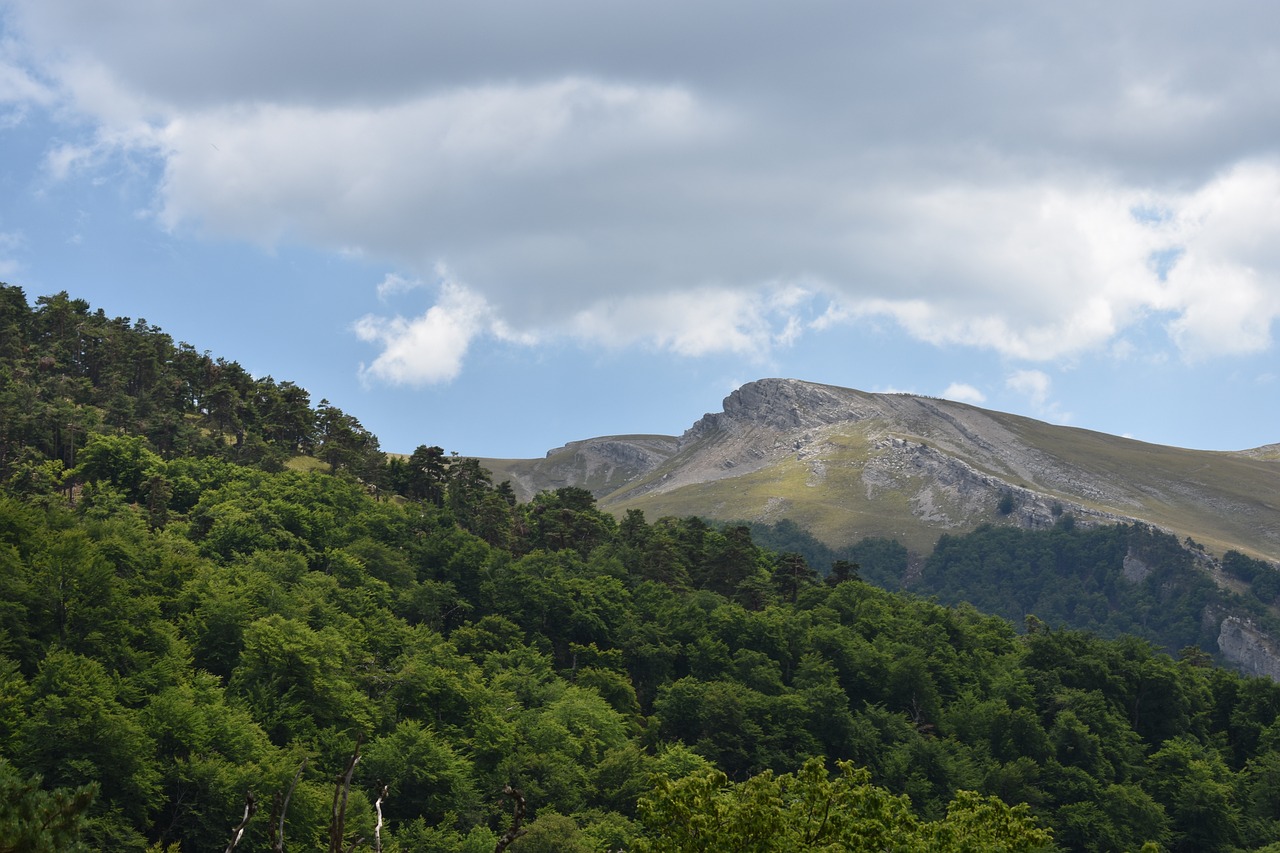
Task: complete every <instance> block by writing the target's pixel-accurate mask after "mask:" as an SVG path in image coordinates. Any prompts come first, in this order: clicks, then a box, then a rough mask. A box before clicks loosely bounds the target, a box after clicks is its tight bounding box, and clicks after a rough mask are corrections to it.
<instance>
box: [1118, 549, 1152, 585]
mask: <svg viewBox="0 0 1280 853" xmlns="http://www.w3.org/2000/svg"><path fill="white" fill-rule="evenodd" d="M1152 571H1153V570H1152V568H1151V567H1150V566H1148V565H1147V564H1146V563H1145V562H1143V561H1142V558H1141V557H1137V556H1135V555H1134V554H1133V553H1132V552H1131V553H1128V554H1125V555H1124V565H1123V566H1121V568H1120V576H1121V577H1123V578H1124V579H1125V580H1127V581H1128V582H1129V583H1142V582H1143V581H1144V580H1146V579H1147V576H1148V575H1150V574H1151V572H1152Z"/></svg>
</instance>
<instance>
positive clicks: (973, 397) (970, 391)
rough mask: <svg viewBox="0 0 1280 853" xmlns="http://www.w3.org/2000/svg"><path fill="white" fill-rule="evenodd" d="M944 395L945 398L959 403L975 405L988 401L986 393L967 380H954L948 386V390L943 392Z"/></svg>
mask: <svg viewBox="0 0 1280 853" xmlns="http://www.w3.org/2000/svg"><path fill="white" fill-rule="evenodd" d="M942 396H943V398H944V399H947V400H955V401H956V402H957V403H973V404H974V405H980V404H982V403H985V402H986V401H987V395H986V394H983V393H982V392H981V391H979V390H978V389H977V388H975V387H974V386H972V385H970V384H968V383H967V382H952V383H951V384H950V385H948V386H947V390H945V391H943V392H942Z"/></svg>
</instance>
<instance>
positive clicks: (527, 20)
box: [0, 0, 1280, 414]
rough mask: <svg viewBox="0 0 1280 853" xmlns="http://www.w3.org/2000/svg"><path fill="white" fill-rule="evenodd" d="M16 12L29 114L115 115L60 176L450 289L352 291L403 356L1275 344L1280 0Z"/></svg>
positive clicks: (192, 220)
mask: <svg viewBox="0 0 1280 853" xmlns="http://www.w3.org/2000/svg"><path fill="white" fill-rule="evenodd" d="M6 8H7V15H6V19H5V27H6V30H5V37H4V41H3V47H2V49H0V99H3V100H4V101H5V105H4V114H5V115H7V116H10V117H11V118H10V119H6V120H11V121H16V120H21V119H20V117H21V115H22V114H23V110H24V109H26V108H28V107H31V106H34V105H40V106H42V107H46V108H48V107H51V105H52V106H53V107H56V109H57V110H59V111H60V112H61V113H62V115H64V117H67V120H71V119H72V118H74V119H75V120H76V121H78V122H80V124H79V127H80V128H81V133H80V134H78V135H76V136H74V137H72V138H67V139H64V140H62V141H61V142H59V143H58V144H56V145H53V146H51V147H50V150H49V151H48V153H47V161H46V162H47V168H48V170H49V174H50V176H51V178H53V179H57V178H59V177H65V176H67V175H69V174H71V173H73V172H75V171H76V170H85V169H93V168H95V167H96V165H97V164H100V163H101V162H103V161H104V160H105V159H109V158H111V157H115V156H119V155H121V154H125V155H127V156H131V157H143V158H155V159H156V160H157V161H158V162H159V163H160V166H161V168H162V173H163V180H162V182H161V183H160V184H159V185H158V186H157V187H156V190H155V201H154V209H153V210H152V211H151V212H150V215H153V216H154V217H156V219H157V221H158V222H159V223H161V224H162V225H163V226H164V227H166V228H168V229H172V230H175V231H193V232H196V233H203V234H207V235H210V236H215V237H224V238H234V239H243V240H249V241H254V242H257V243H260V244H262V245H264V246H273V245H278V244H302V245H307V246H312V247H317V248H322V249H332V250H334V251H342V252H349V253H358V254H361V255H363V256H367V257H371V258H376V259H379V260H381V261H383V262H384V263H385V264H386V265H387V266H388V267H390V268H393V269H394V270H395V272H394V273H393V274H392V275H393V276H395V277H394V278H389V279H388V280H386V281H384V283H383V288H380V289H379V290H380V292H381V293H382V294H383V295H388V294H390V295H394V294H395V293H401V292H404V291H405V290H406V286H405V284H406V283H409V282H413V283H417V282H425V283H426V286H427V287H428V289H429V290H430V292H431V293H432V294H434V298H435V304H434V305H432V306H431V307H430V308H429V309H428V310H427V311H426V312H425V313H422V314H420V315H418V316H407V317H406V316H396V314H395V311H394V310H393V309H391V308H390V307H388V310H387V313H386V315H385V316H379V315H370V316H366V317H363V318H356V317H352V318H351V319H352V323H353V326H352V328H353V330H354V332H355V334H357V335H358V336H359V337H360V338H361V339H362V340H364V341H366V342H368V343H369V344H370V345H371V346H372V347H374V348H376V351H374V352H373V354H372V355H371V358H370V360H369V363H368V364H367V365H366V366H365V367H364V369H363V376H364V377H365V379H366V380H367V381H385V382H392V383H396V382H404V383H410V384H421V383H435V382H444V381H448V380H450V379H453V378H454V377H456V376H457V375H459V373H460V372H461V371H463V370H465V357H466V354H467V352H468V349H469V348H470V347H472V346H473V345H474V343H475V341H476V340H477V339H478V338H480V337H483V336H495V337H497V338H500V339H502V340H506V341H519V342H521V343H523V344H524V345H528V346H537V345H538V343H539V342H543V341H550V340H563V339H566V338H567V339H577V340H581V341H583V342H586V343H588V344H590V345H602V346H614V347H616V346H645V347H655V348H659V349H664V350H668V351H670V352H673V353H677V354H681V355H688V356H698V355H703V354H706V353H712V352H735V353H744V354H754V355H755V356H756V357H759V356H760V355H761V354H762V353H764V354H767V353H768V352H769V351H770V350H771V349H772V348H774V347H779V346H787V345H789V344H791V343H793V342H794V341H796V340H797V339H798V338H800V337H802V336H803V335H805V334H806V333H808V332H809V331H811V330H813V329H827V328H831V327H832V326H838V325H841V324H850V323H856V322H859V321H861V320H865V319H867V318H880V319H882V320H883V319H888V320H890V321H892V322H894V323H897V324H899V325H900V326H901V327H902V328H903V329H905V330H906V331H907V332H908V333H909V334H910V335H912V336H914V337H916V338H918V339H919V340H922V341H927V342H931V343H936V344H939V345H945V344H960V345H965V346H973V347H979V348H985V349H990V350H994V351H997V352H1000V353H1002V354H1005V355H1007V356H1008V357H1010V358H1011V359H1015V360H1023V361H1027V362H1039V361H1044V360H1048V359H1057V358H1063V357H1070V356H1073V355H1075V354H1078V353H1082V352H1088V351H1103V350H1106V349H1108V348H1112V350H1113V351H1123V350H1124V344H1125V340H1126V334H1127V333H1128V332H1129V330H1131V329H1132V328H1134V327H1135V325H1137V324H1141V323H1149V322H1151V321H1152V320H1154V321H1156V322H1157V323H1158V324H1160V325H1161V326H1162V327H1163V329H1164V330H1165V334H1166V335H1167V338H1168V341H1169V342H1171V344H1172V345H1173V346H1176V347H1177V349H1178V350H1179V351H1180V353H1181V355H1182V357H1183V358H1185V359H1188V360H1193V361H1194V360H1200V359H1211V358H1215V357H1219V356H1223V355H1232V354H1241V353H1256V352H1260V351H1264V350H1266V349H1267V348H1269V347H1271V346H1272V345H1273V337H1272V336H1273V327H1274V325H1275V320H1276V318H1277V317H1278V316H1280V52H1278V51H1277V50H1276V48H1275V45H1276V44H1277V43H1280V26H1278V25H1277V20H1276V16H1275V14H1274V13H1273V12H1272V9H1271V7H1270V6H1269V5H1268V4H1265V3H1226V4H1222V3H1219V4H1215V5H1212V6H1210V5H1208V4H1203V3H1191V2H1159V3H1157V2H1133V3H1120V4H1116V3H1074V4H1001V3H994V2H977V3H966V4H956V3H946V2H940V1H939V2H907V3H896V4H885V3H872V2H854V3H850V2H830V3H825V2H819V3H805V4H798V5H797V4H790V5H787V6H785V7H783V6H781V5H772V6H768V7H764V6H756V5H754V4H741V3H727V2H726V3H703V4H688V3H674V2H647V3H644V4H627V5H623V4H603V3H599V2H568V1H567V0H565V2H542V3H526V2H509V3H499V2H474V3H467V4H441V3H423V2H416V0H415V2H381V3H371V4H363V5H361V6H360V7H358V8H357V7H354V6H352V5H351V4H349V3H334V2H312V3H307V4H300V3H296V2H283V0H265V2H257V3H253V4H245V5H243V6H242V7H239V8H237V9H235V11H234V12H233V13H232V12H229V11H228V9H227V7H226V4H225V3H213V2H204V0H201V2H183V3H156V2H142V0H138V2H110V0H106V2H104V0H53V2H50V0H16V2H11V3H9V4H8V5H7V6H6ZM369 288H370V291H371V292H373V291H374V290H375V288H377V282H370V283H369ZM1042 380H1043V381H1042ZM1015 386H1016V387H1018V388H1020V389H1022V390H1024V391H1026V392H1027V393H1029V394H1032V395H1033V396H1036V397H1037V398H1038V399H1039V400H1040V401H1041V403H1040V404H1041V405H1042V406H1043V407H1045V408H1046V409H1047V407H1048V404H1047V403H1046V402H1044V401H1045V400H1046V399H1047V395H1048V393H1049V388H1048V378H1047V376H1045V375H1044V374H1043V373H1037V372H1035V371H1034V370H1029V371H1027V372H1025V373H1022V374H1018V378H1017V380H1016V381H1015V382H1013V383H1012V384H1011V386H1010V387H1015ZM956 388H957V396H958V397H959V398H962V399H970V400H976V401H979V402H980V401H981V399H982V398H981V394H980V392H977V391H976V389H973V388H969V387H964V386H959V385H958V386H956ZM1059 414H1061V413H1059Z"/></svg>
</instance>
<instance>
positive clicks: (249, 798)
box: [226, 791, 258, 853]
mask: <svg viewBox="0 0 1280 853" xmlns="http://www.w3.org/2000/svg"><path fill="white" fill-rule="evenodd" d="M257 811H258V803H257V801H256V800H254V798H253V792H252V791H247V792H245V795H244V817H243V818H242V819H241V821H240V825H239V826H237V827H236V828H235V831H233V832H232V833H231V843H230V844H228V845H227V849H226V853H231V851H232V850H235V849H236V845H237V844H239V843H240V839H241V838H243V837H244V828H245V827H246V826H248V825H249V819H250V818H251V817H253V816H254V814H256V813H257Z"/></svg>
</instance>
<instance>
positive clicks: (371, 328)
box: [355, 283, 491, 385]
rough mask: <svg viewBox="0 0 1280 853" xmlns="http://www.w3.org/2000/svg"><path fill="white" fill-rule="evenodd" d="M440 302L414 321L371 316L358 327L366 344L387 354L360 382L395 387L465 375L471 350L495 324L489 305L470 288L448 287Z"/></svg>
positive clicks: (363, 372)
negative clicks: (488, 326) (464, 364)
mask: <svg viewBox="0 0 1280 853" xmlns="http://www.w3.org/2000/svg"><path fill="white" fill-rule="evenodd" d="M441 291H442V292H441V297H440V301H439V302H437V303H436V304H435V305H433V306H432V307H431V308H429V309H428V310H427V311H426V313H424V314H423V315H422V316H420V317H416V318H413V319H405V318H404V317H400V316H396V317H390V318H387V317H375V316H373V315H367V316H365V317H362V318H361V319H360V320H358V321H357V322H356V324H355V333H356V335H357V336H358V337H359V338H360V339H361V340H362V341H367V342H369V343H374V344H377V345H378V346H380V347H381V348H382V352H381V353H380V354H379V355H378V357H377V358H376V359H374V360H373V362H372V363H371V364H369V365H367V366H362V367H361V371H360V373H361V376H362V377H365V378H366V379H376V380H380V381H383V382H389V383H392V384H396V385H426V384H431V383H437V382H448V381H450V380H452V379H454V378H456V377H457V375H458V373H459V372H461V370H462V359H463V357H464V356H465V355H466V352H467V348H468V347H470V346H471V342H472V341H473V340H474V339H475V338H476V336H477V335H479V334H480V333H481V332H482V331H483V330H484V329H485V326H486V323H487V321H488V320H489V319H490V316H491V311H490V309H489V306H488V304H487V303H486V302H485V301H484V299H483V298H482V297H480V296H478V295H477V294H475V293H472V292H470V291H468V290H467V289H466V288H464V287H462V286H460V285H457V284H452V283H446V284H445V285H444V286H443V287H442V289H441Z"/></svg>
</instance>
